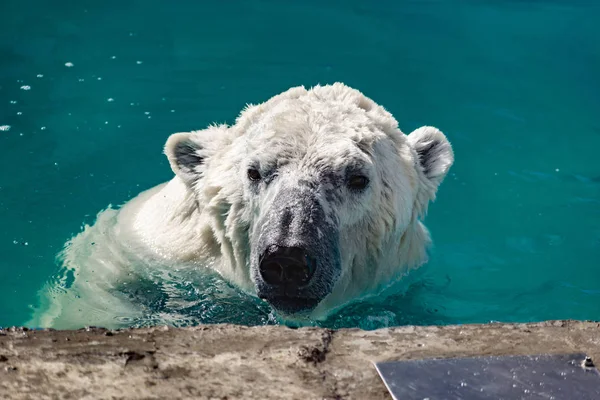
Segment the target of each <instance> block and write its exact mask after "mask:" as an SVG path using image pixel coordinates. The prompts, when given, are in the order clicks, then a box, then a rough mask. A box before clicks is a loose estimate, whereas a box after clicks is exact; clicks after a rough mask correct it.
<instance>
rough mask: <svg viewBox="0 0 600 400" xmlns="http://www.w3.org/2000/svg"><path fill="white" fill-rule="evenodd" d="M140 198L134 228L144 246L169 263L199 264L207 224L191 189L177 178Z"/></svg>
mask: <svg viewBox="0 0 600 400" xmlns="http://www.w3.org/2000/svg"><path fill="white" fill-rule="evenodd" d="M142 196H143V197H142ZM140 197H141V198H140V199H139V200H138V199H136V200H137V201H140V202H141V203H142V204H141V205H140V206H139V211H138V212H137V213H136V215H135V217H134V218H135V220H134V221H133V227H134V230H135V234H136V236H138V237H139V238H140V239H141V241H142V242H143V244H144V245H145V246H146V247H148V248H149V250H150V251H152V252H153V253H155V254H157V255H159V256H162V257H165V258H167V259H169V260H180V261H198V257H199V255H201V254H203V247H204V245H205V244H204V243H203V240H204V238H203V237H202V236H203V229H205V227H207V224H206V223H204V221H203V220H205V219H206V218H205V217H203V215H202V210H201V209H200V206H199V203H198V201H197V199H196V196H195V195H194V193H193V192H192V191H191V190H190V189H189V188H188V186H187V185H186V184H185V183H184V182H182V181H181V180H180V179H179V178H178V177H175V178H173V179H172V180H171V181H169V182H167V183H166V184H163V185H160V186H158V187H156V188H154V189H150V190H149V191H148V192H147V193H144V194H143V195H141V196H140ZM204 254H206V253H204ZM203 258H204V257H203Z"/></svg>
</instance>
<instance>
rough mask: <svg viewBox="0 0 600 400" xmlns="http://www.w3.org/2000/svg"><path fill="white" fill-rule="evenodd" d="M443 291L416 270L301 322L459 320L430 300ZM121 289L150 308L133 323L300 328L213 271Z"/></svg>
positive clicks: (346, 324)
mask: <svg viewBox="0 0 600 400" xmlns="http://www.w3.org/2000/svg"><path fill="white" fill-rule="evenodd" d="M203 275H204V274H203ZM441 289H443V287H442V286H440V285H439V284H437V283H433V282H432V281H430V280H427V279H425V278H424V277H423V274H422V273H419V272H414V273H412V274H410V275H409V277H407V279H406V280H405V281H400V282H398V283H397V284H394V285H392V286H390V287H388V288H387V289H385V290H384V291H383V292H381V293H380V295H378V296H372V297H368V298H364V299H362V300H358V301H356V302H354V303H351V304H349V305H347V306H345V307H343V308H342V309H340V310H339V311H337V312H336V313H334V314H333V315H331V316H329V317H328V318H327V319H326V320H324V321H303V323H302V324H301V325H303V326H306V325H308V326H319V327H324V328H331V329H340V328H361V329H365V330H372V329H379V328H385V327H392V326H402V325H446V324H450V323H455V322H457V321H454V320H452V319H451V318H449V317H447V316H445V315H444V308H443V307H441V306H439V305H433V304H429V303H427V302H426V301H425V300H424V298H425V297H426V294H431V293H432V291H439V290H441ZM117 290H119V291H121V292H122V293H124V294H125V295H126V296H127V297H128V298H129V299H130V300H132V301H133V302H135V303H136V304H140V305H142V306H143V307H144V308H145V309H146V313H145V315H144V317H142V318H139V319H136V320H128V319H126V318H123V319H122V321H121V322H123V323H124V324H127V325H130V326H136V327H142V326H155V325H163V324H166V325H171V326H177V327H183V326H195V325H200V324H217V323H234V324H242V325H249V326H257V325H279V324H281V325H287V326H290V327H297V326H298V325H297V323H295V322H293V321H286V320H284V319H282V318H280V317H279V316H277V315H276V313H274V311H273V310H272V309H271V308H270V306H269V305H267V304H266V303H265V302H263V301H262V300H260V299H258V298H255V297H253V296H250V295H248V294H245V293H243V292H241V291H239V290H238V289H236V288H234V287H233V286H231V285H229V284H227V283H226V282H224V281H223V280H222V279H221V278H220V277H218V276H216V275H215V274H211V273H207V274H206V276H203V277H202V280H201V281H195V282H191V281H183V282H181V281H179V282H177V281H174V280H164V279H155V280H154V279H147V278H140V279H137V280H136V281H135V283H133V284H129V285H127V286H122V287H119V288H117Z"/></svg>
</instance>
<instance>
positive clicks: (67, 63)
mask: <svg viewBox="0 0 600 400" xmlns="http://www.w3.org/2000/svg"><path fill="white" fill-rule="evenodd" d="M73 66H75V64H73V63H72V62H66V63H65V67H67V68H71V67H73Z"/></svg>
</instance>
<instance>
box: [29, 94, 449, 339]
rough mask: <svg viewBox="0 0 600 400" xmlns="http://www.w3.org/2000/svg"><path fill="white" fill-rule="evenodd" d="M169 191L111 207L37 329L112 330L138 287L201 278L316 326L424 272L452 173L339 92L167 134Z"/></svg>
mask: <svg viewBox="0 0 600 400" xmlns="http://www.w3.org/2000/svg"><path fill="white" fill-rule="evenodd" d="M164 152H165V154H166V156H167V158H168V160H169V163H170V166H171V168H172V170H173V172H174V177H173V178H172V180H170V181H169V182H167V183H164V184H161V185H159V186H157V187H154V188H152V189H150V190H147V191H146V192H142V193H141V194H139V195H138V196H137V197H136V198H134V199H132V200H131V201H129V202H128V203H126V204H125V205H124V206H123V207H121V208H120V209H118V210H115V209H112V208H109V209H107V210H105V211H103V212H101V213H100V214H99V215H98V218H97V221H96V222H95V224H94V225H93V226H91V227H90V226H88V227H86V228H85V229H84V231H83V232H81V233H80V234H78V235H77V236H75V237H74V238H73V239H72V240H71V241H70V242H68V244H67V245H66V247H65V249H64V251H63V254H62V258H63V261H64V265H65V267H66V268H67V270H68V271H70V272H71V275H72V276H70V278H69V277H68V275H69V274H67V275H66V276H67V277H66V278H65V280H70V281H71V282H69V283H68V284H65V285H63V286H64V287H65V288H66V289H64V288H63V289H57V290H50V291H49V294H48V295H47V296H46V300H45V303H46V304H45V306H46V307H45V310H44V311H43V312H40V313H39V314H38V315H37V317H36V318H34V320H33V321H32V322H31V324H33V325H36V326H41V327H46V326H53V327H59V328H65V327H81V326H84V325H101V326H106V327H112V326H115V325H116V322H115V319H114V318H115V316H119V317H123V318H125V320H127V318H129V317H131V318H135V317H136V316H139V315H140V314H141V313H143V312H144V311H143V310H142V309H141V306H139V305H138V304H135V301H132V300H131V298H125V297H124V296H120V295H119V293H118V290H117V289H118V287H119V285H122V284H126V283H127V282H132V281H135V280H136V279H138V277H139V276H142V275H144V274H146V275H147V274H154V276H157V275H161V274H170V273H173V272H174V271H177V273H182V274H186V273H187V274H198V273H203V272H201V271H202V270H203V269H205V268H207V267H208V268H210V269H212V270H214V271H216V272H217V273H218V274H220V275H221V277H222V278H224V279H225V280H226V281H228V282H230V283H231V284H232V285H234V286H235V287H237V288H239V289H241V290H242V291H244V292H247V293H250V294H252V295H253V296H257V297H258V298H260V299H263V300H264V301H266V302H267V303H268V304H270V306H271V307H272V308H273V309H274V310H275V311H276V312H277V313H279V314H281V315H283V316H285V317H286V318H291V319H294V318H309V319H313V320H314V319H322V318H325V317H326V316H327V315H329V314H331V313H332V312H334V311H335V310H337V309H339V308H340V307H342V306H344V305H345V304H347V303H348V302H350V301H352V300H355V299H358V298H361V296H365V295H368V294H372V293H376V292H377V291H378V290H380V289H382V288H383V287H385V286H387V285H388V284H390V283H391V282H393V281H395V280H397V279H399V278H400V277H402V276H403V275H404V274H405V273H406V272H407V271H409V270H410V269H412V268H415V267H418V266H420V265H422V264H423V263H424V262H426V249H427V247H428V245H429V244H430V236H429V233H428V230H427V229H426V227H425V226H424V225H423V223H422V222H421V220H422V218H423V217H424V215H425V214H426V211H427V206H428V203H429V202H431V201H433V200H434V198H435V196H436V191H437V189H438V186H439V185H440V183H441V182H442V180H443V179H444V177H445V176H446V174H447V173H448V170H449V168H450V167H451V165H452V164H453V161H454V154H453V151H452V147H451V145H450V143H449V141H448V140H447V138H446V137H445V136H444V134H443V133H442V132H441V131H439V130H438V129H436V128H434V127H430V126H425V127H422V128H419V129H417V130H415V131H414V132H412V133H410V134H409V135H405V134H404V133H402V131H401V130H400V129H399V128H398V123H397V121H396V120H395V119H394V117H393V116H392V115H391V114H390V113H389V112H388V111H386V110H385V109H384V108H383V107H382V106H380V105H377V104H376V103H375V102H374V101H372V100H371V99H370V98H368V97H366V96H365V95H363V94H362V93H361V92H359V91H358V90H356V89H353V88H350V87H348V86H346V85H344V84H342V83H335V84H332V85H324V86H320V85H317V86H315V87H313V88H310V89H308V90H307V89H305V88H304V87H294V88H291V89H289V90H287V91H285V92H283V93H281V94H279V95H276V96H274V97H272V98H271V99H270V100H268V101H266V102H264V103H262V104H260V105H248V106H247V107H246V108H245V109H244V110H243V111H242V112H241V114H240V115H239V117H238V118H237V120H236V121H235V123H234V124H233V125H231V126H227V125H215V126H209V127H208V128H206V129H204V130H201V131H193V132H186V133H175V134H172V135H171V136H170V137H169V138H168V140H167V142H166V145H165V148H164Z"/></svg>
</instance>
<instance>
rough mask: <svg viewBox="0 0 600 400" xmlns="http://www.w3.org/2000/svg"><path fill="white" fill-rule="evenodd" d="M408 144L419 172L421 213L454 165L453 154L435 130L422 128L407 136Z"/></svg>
mask: <svg viewBox="0 0 600 400" xmlns="http://www.w3.org/2000/svg"><path fill="white" fill-rule="evenodd" d="M408 143H410V145H411V146H412V147H413V149H414V150H415V152H416V156H417V159H416V160H415V163H416V165H415V167H416V168H417V170H418V171H419V175H420V177H421V180H422V183H423V185H422V187H421V189H420V193H419V195H418V197H419V199H418V202H419V203H421V204H420V207H421V211H422V212H425V211H426V210H427V203H428V202H429V201H432V200H434V199H435V193H436V191H437V188H438V186H439V185H440V183H442V181H443V180H444V177H445V176H446V174H447V173H448V170H449V169H450V167H451V166H452V164H453V163H454V152H453V151H452V146H451V145H450V142H449V141H448V139H446V136H444V134H443V133H442V132H441V131H440V130H439V129H437V128H434V127H432V126H423V127H421V128H419V129H416V130H414V131H413V132H411V134H410V135H408Z"/></svg>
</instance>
